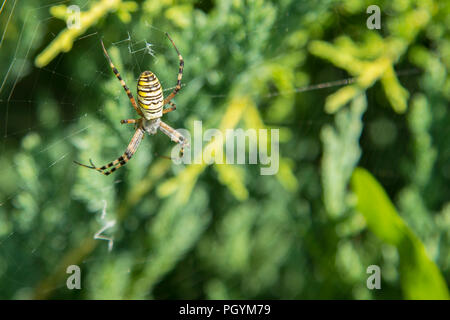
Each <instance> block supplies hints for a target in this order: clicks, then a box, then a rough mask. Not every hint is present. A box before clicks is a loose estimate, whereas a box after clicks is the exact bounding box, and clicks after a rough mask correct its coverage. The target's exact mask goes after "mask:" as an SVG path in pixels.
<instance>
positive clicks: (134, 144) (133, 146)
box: [74, 127, 145, 176]
mask: <svg viewBox="0 0 450 320" xmlns="http://www.w3.org/2000/svg"><path fill="white" fill-rule="evenodd" d="M144 133H145V131H144V130H143V129H142V127H138V128H137V129H136V132H135V133H134V135H133V138H131V141H130V143H129V144H128V147H127V149H126V150H125V152H124V154H123V155H121V156H120V157H119V158H118V159H116V160H114V161H111V162H110V163H108V164H107V165H104V166H103V167H100V168H98V167H96V166H95V165H94V163H93V162H92V160H91V159H89V162H90V163H91V165H90V166H87V165H85V164H82V163H79V162H77V161H74V162H75V163H76V164H78V165H80V166H82V167H85V168H89V169H95V170H97V171H98V172H100V173H101V174H104V175H105V176H108V175H110V174H111V173H113V172H114V171H116V170H117V169H119V168H120V167H121V166H124V165H125V164H126V163H127V162H128V161H129V160H130V159H131V157H132V156H133V155H134V153H135V152H136V150H137V148H138V147H139V144H140V143H141V141H142V138H143V137H144ZM109 168H111V169H109ZM108 169H109V170H108Z"/></svg>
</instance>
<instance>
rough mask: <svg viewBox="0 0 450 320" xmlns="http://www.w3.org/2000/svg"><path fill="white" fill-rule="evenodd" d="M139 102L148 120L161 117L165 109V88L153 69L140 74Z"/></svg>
mask: <svg viewBox="0 0 450 320" xmlns="http://www.w3.org/2000/svg"><path fill="white" fill-rule="evenodd" d="M137 94H138V104H139V107H140V108H141V110H142V112H143V113H144V116H145V118H146V119H147V120H151V119H156V118H161V117H162V114H163V113H162V111H163V101H164V97H163V90H162V87H161V83H160V82H159V80H158V78H157V77H156V76H155V75H154V74H153V72H151V71H144V72H142V73H141V75H140V76H139V80H138V86H137Z"/></svg>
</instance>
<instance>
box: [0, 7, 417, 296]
mask: <svg viewBox="0 0 450 320" xmlns="http://www.w3.org/2000/svg"><path fill="white" fill-rule="evenodd" d="M89 2H90V1H89V0H88V1H86V2H85V3H84V4H83V5H82V6H80V7H81V9H82V10H83V8H84V7H86V6H87V5H88V3H89ZM58 4H69V1H47V3H46V4H45V5H36V7H35V8H33V9H31V10H29V11H28V12H26V18H25V19H24V23H23V25H22V27H21V29H20V30H17V35H16V37H13V36H11V37H10V36H9V34H10V33H12V32H13V30H11V21H13V20H14V18H15V16H16V15H17V14H18V10H19V1H18V0H9V1H7V0H3V2H2V4H1V5H0V18H1V20H2V24H1V30H0V34H1V38H0V52H1V51H2V50H4V48H5V47H6V46H14V47H15V49H14V51H13V52H14V55H13V56H10V57H7V59H6V60H5V61H4V62H3V64H4V65H5V66H7V67H4V68H2V69H1V74H0V104H1V106H2V107H1V127H2V129H1V143H0V150H1V152H0V154H1V156H0V159H1V160H2V164H3V166H6V167H5V168H3V169H2V170H3V171H2V172H7V171H11V172H15V171H17V170H20V168H19V166H18V164H17V163H15V162H14V161H13V160H12V158H13V156H14V155H15V154H16V153H18V152H20V151H21V150H22V149H23V148H24V146H23V144H22V139H23V138H24V137H25V136H26V135H27V134H29V133H32V132H40V131H43V130H44V128H46V127H47V126H48V125H50V123H49V122H47V121H42V120H41V119H36V113H35V110H34V109H35V108H36V107H37V105H38V103H43V104H46V103H49V104H50V103H52V101H53V100H56V102H57V104H58V105H59V108H63V112H62V113H61V117H60V119H59V120H58V123H56V124H54V125H55V126H61V127H65V126H68V127H70V128H71V129H70V131H69V132H66V133H65V134H64V135H63V136H61V137H58V138H56V139H50V140H45V141H44V142H43V143H44V145H45V146H44V147H41V148H40V149H39V150H37V151H34V152H33V153H32V156H33V157H34V158H36V159H45V158H43V157H44V153H48V152H49V151H51V150H56V147H57V146H59V145H61V144H69V143H70V140H71V139H73V138H75V137H77V136H79V135H81V134H83V133H84V132H85V131H87V130H90V129H92V127H91V126H84V127H81V128H79V127H76V126H72V125H73V124H76V123H78V122H80V120H82V119H83V118H89V117H93V116H95V117H99V118H100V119H102V118H105V117H104V109H103V106H102V100H104V99H106V98H108V96H107V95H105V94H104V93H102V92H98V91H97V90H96V89H95V87H94V84H95V83H98V82H105V81H108V80H110V79H112V78H114V75H113V73H112V72H111V69H110V68H109V66H108V64H107V62H106V59H105V60H104V63H103V64H101V65H98V66H97V69H96V70H95V73H94V74H91V77H90V79H87V78H84V77H81V76H79V75H77V74H73V73H67V71H66V70H67V67H66V66H65V63H66V62H67V60H68V59H66V58H67V56H68V55H77V59H78V60H79V61H80V66H82V65H83V63H87V62H88V61H90V60H94V59H95V58H96V57H98V56H103V53H102V50H101V46H100V39H102V29H96V28H95V27H92V28H90V29H89V32H87V33H86V34H85V35H82V36H80V37H79V38H78V39H76V41H75V42H74V46H73V49H72V50H71V51H69V52H68V53H60V54H59V55H58V56H57V57H56V58H55V59H54V61H52V63H50V64H49V65H47V66H46V67H43V68H40V69H37V68H36V67H34V66H33V65H32V63H33V60H34V58H35V56H36V54H37V53H38V52H40V51H41V50H40V49H38V45H42V44H44V45H46V44H48V43H49V42H50V41H48V40H51V38H55V37H56V35H55V34H49V35H48V34H47V31H46V30H47V29H46V28H47V26H48V24H50V23H55V21H56V18H54V17H52V16H50V14H49V13H48V10H49V8H50V7H51V6H54V5H58ZM148 27H149V33H148V34H146V35H145V37H143V36H141V35H135V34H132V33H131V32H130V31H126V36H125V37H122V38H118V39H116V40H115V41H112V42H110V43H106V42H105V45H106V46H107V48H108V47H115V48H117V49H119V51H120V54H121V56H122V59H124V60H125V59H127V61H126V62H127V64H126V65H127V66H130V65H131V69H130V70H128V71H127V73H129V74H133V75H134V76H135V78H134V79H133V80H134V83H136V80H137V76H138V74H139V73H140V72H142V71H144V70H147V69H149V65H152V66H154V65H157V64H158V55H159V54H165V53H170V54H173V52H172V51H171V50H172V48H171V47H170V46H169V45H168V44H167V42H163V41H164V31H165V30H160V29H158V28H157V27H155V26H152V25H148ZM278 28H279V29H280V30H282V29H283V28H284V26H282V25H280V26H278ZM27 29H32V30H34V31H33V33H32V37H31V39H25V38H24V32H25V30H27ZM250 32H251V31H250ZM286 32H289V31H286ZM41 35H47V36H48V37H49V38H48V39H47V40H45V41H44V40H42V39H41V38H40V37H41ZM154 38H157V39H158V41H157V42H153V41H154V40H153V39H154ZM40 43H42V44H40ZM79 45H80V46H81V45H83V48H88V49H87V50H84V51H79V50H77V47H78V46H79ZM41 49H42V48H41ZM125 56H128V57H127V58H124V57H125ZM95 60H96V59H95ZM188 63H189V61H186V64H188ZM177 68H178V66H177V65H176V66H174V67H173V69H172V70H171V74H170V75H168V76H167V79H168V80H165V79H162V80H161V82H162V87H163V88H165V89H164V91H166V93H167V91H171V90H173V88H174V84H175V83H174V79H173V78H174V75H176V70H177ZM119 71H120V72H121V73H124V71H125V70H119ZM405 76H412V75H409V74H406V75H405ZM114 81H117V80H114ZM192 81H193V79H191V78H190V76H189V69H188V68H186V69H185V73H184V75H183V84H182V86H183V87H189V85H190V84H191V82H192ZM53 82H63V83H65V84H66V89H65V90H63V91H62V92H59V95H58V96H57V97H48V96H45V95H42V94H40V92H42V91H45V86H46V85H51V84H52V83H53ZM352 82H354V79H353V78H348V77H343V78H339V79H327V81H326V82H321V83H313V84H311V85H308V86H305V87H299V88H296V89H295V90H294V91H293V92H294V93H296V94H300V93H302V94H307V93H308V92H311V91H321V92H323V95H324V96H325V95H327V94H329V92H330V90H327V89H330V88H331V89H332V88H335V87H338V86H344V85H346V84H349V83H352ZM134 83H127V84H128V87H130V89H131V90H132V91H133V92H134V90H133V88H134ZM74 91H75V92H77V93H78V94H77V95H75V96H73V95H71V93H72V92H74ZM114 92H115V93H114V99H115V100H117V101H118V100H119V98H120V97H123V96H124V95H125V93H124V92H123V89H122V87H121V86H120V85H119V84H118V81H117V87H116V88H115V91H114ZM181 92H182V91H181ZM293 92H273V93H267V95H266V96H265V97H264V98H266V99H271V98H273V97H276V96H280V95H287V94H292V93H293ZM134 94H135V93H134ZM250 94H252V93H251V92H250ZM210 97H211V98H213V99H215V100H216V101H219V102H220V101H223V100H224V99H225V98H226V97H227V95H220V94H218V95H210ZM86 99H95V101H96V103H97V105H98V108H97V109H96V110H91V111H87V112H84V111H83V112H81V110H84V109H83V107H82V106H83V102H84V101H86ZM128 107H129V108H130V109H132V108H131V106H128ZM178 108H183V106H178ZM17 110H20V118H21V120H20V121H17V117H18V116H19V113H18V112H17ZM18 124H19V125H18ZM322 124H323V123H322V122H320V123H313V121H310V120H305V121H304V123H303V124H302V125H304V126H306V127H308V126H311V127H312V126H317V125H322ZM52 157H53V158H52V159H46V161H47V163H46V165H44V166H41V167H40V168H38V169H37V175H36V176H34V177H32V178H33V179H34V180H37V181H38V180H39V179H40V178H41V177H43V176H45V175H50V174H51V173H52V171H53V170H56V169H57V168H58V167H64V166H68V164H67V163H68V162H71V161H72V160H73V159H77V154H74V153H73V152H62V153H55V154H53V155H52ZM76 169H77V168H73V169H72V172H70V173H68V174H70V175H73V174H74V171H75V170H76ZM114 183H115V184H120V183H121V181H120V180H115V181H114ZM25 188H26V186H25V185H24V184H23V183H20V182H19V183H17V184H15V185H7V186H2V188H1V189H0V209H2V208H3V211H0V214H2V215H4V214H6V210H10V209H11V208H13V207H14V198H15V197H16V196H18V194H19V193H20V192H21V191H22V190H24V189H25ZM99 191H101V192H104V190H99ZM98 200H99V206H100V207H99V211H98V210H97V211H95V210H92V211H93V212H94V215H95V219H96V223H97V225H98V232H97V233H96V234H94V233H93V234H92V237H96V239H100V240H96V241H101V240H107V241H106V242H107V243H108V244H107V245H106V246H105V245H104V244H103V243H102V244H101V245H103V246H105V249H107V248H106V247H108V246H109V248H110V249H112V248H113V240H112V238H110V236H111V233H109V235H108V230H109V229H110V228H111V227H112V226H113V224H112V223H111V221H114V220H109V219H114V217H111V213H107V212H108V209H107V208H108V202H107V200H105V199H104V198H102V197H101V196H99V199H98ZM69 201H70V200H69ZM67 205H68V206H71V205H72V201H70V202H69V203H68V204H67ZM101 212H102V213H101ZM61 214H64V212H62V213H61ZM105 214H107V217H108V218H105ZM89 215H91V213H89V214H88V213H86V215H85V218H86V219H92V218H93V217H92V216H89ZM102 218H104V219H102ZM5 219H7V218H3V220H5ZM95 219H94V220H95ZM116 228H120V225H116ZM42 237H43V238H44V239H45V237H46V235H45V234H44V235H43V236H42ZM10 242H15V243H17V246H5V244H7V243H10ZM101 242H103V241H101ZM23 243H25V244H26V245H27V246H26V247H21V250H22V251H24V252H25V253H26V254H29V255H33V256H38V255H39V254H40V252H41V250H46V249H45V241H41V242H40V243H38V244H36V245H30V244H29V243H28V242H25V241H24V235H23V234H22V232H19V231H16V230H10V229H9V228H7V227H0V276H2V273H3V272H8V273H7V274H6V276H5V275H3V276H2V277H3V279H6V280H7V283H3V286H6V287H8V286H9V287H12V288H15V292H14V293H12V292H10V291H7V292H0V295H2V296H4V297H6V296H7V297H12V298H21V297H27V296H28V294H29V293H30V290H31V288H32V287H33V286H34V285H35V283H36V280H37V279H34V278H25V279H24V278H23V277H22V276H21V271H22V270H24V269H25V270H26V269H32V268H33V267H34V266H32V265H28V264H24V263H23V262H21V261H20V260H18V259H16V258H15V256H14V252H13V250H14V248H16V247H20V246H21V244H23ZM106 251H107V250H105V252H106ZM113 253H114V249H113V250H112V251H111V252H110V253H109V254H113ZM107 254H108V253H107V252H106V253H105V255H107ZM103 259H105V256H91V257H89V258H87V259H85V260H84V261H83V266H86V265H90V264H93V263H95V262H96V261H98V260H103ZM145 262H147V260H146V259H143V260H142V261H137V262H136V263H135V264H141V263H142V264H143V263H145ZM8 265H9V266H12V268H13V269H14V271H13V272H11V271H10V270H11V268H8ZM6 270H7V271H6ZM199 272H200V271H199ZM64 286H65V283H62V284H61V285H60V286H56V287H54V288H52V289H57V288H63V287H64Z"/></svg>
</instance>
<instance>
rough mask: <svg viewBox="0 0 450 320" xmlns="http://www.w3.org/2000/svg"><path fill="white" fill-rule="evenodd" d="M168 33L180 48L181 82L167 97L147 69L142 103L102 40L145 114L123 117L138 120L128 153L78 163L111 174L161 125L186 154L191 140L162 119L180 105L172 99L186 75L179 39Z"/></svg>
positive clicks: (141, 80) (140, 84) (140, 81)
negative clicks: (101, 161) (108, 159)
mask: <svg viewBox="0 0 450 320" xmlns="http://www.w3.org/2000/svg"><path fill="white" fill-rule="evenodd" d="M166 36H167V37H168V38H169V40H170V42H172V45H173V47H174V48H175V50H176V51H177V54H178V59H179V60H180V68H179V71H178V80H177V85H176V87H175V89H174V90H173V92H172V93H171V94H170V95H169V96H168V97H167V98H165V99H164V95H163V90H162V87H161V83H160V82H159V80H158V78H157V77H156V76H155V75H154V74H153V72H151V71H144V72H142V73H141V75H140V76H139V79H138V85H137V94H138V103H136V100H135V99H134V97H133V94H132V93H131V91H130V89H128V87H127V85H126V84H125V81H124V80H123V79H122V77H121V76H120V74H119V71H118V70H117V69H116V67H114V64H113V63H112V61H111V58H110V57H109V55H108V52H107V51H106V49H105V46H104V45H103V41H102V42H101V43H102V47H103V52H104V53H105V56H106V58H107V59H108V61H109V65H110V66H111V69H112V71H113V72H114V74H115V75H116V77H117V78H118V79H119V81H120V83H121V85H122V87H123V88H124V89H125V92H126V93H127V95H128V98H129V99H130V101H131V104H132V105H133V107H134V109H135V110H136V112H137V113H138V114H139V115H140V116H141V118H139V119H127V120H121V121H120V123H122V124H124V123H133V124H135V126H136V132H135V133H134V135H133V137H132V138H131V141H130V143H129V144H128V147H127V149H126V150H125V153H124V154H123V155H122V156H120V157H119V158H118V159H116V160H114V161H112V162H110V163H108V164H107V165H105V166H103V167H96V166H95V165H94V164H93V163H92V160H90V163H91V165H90V166H87V165H85V164H81V163H79V162H76V161H74V162H75V163H76V164H78V165H80V166H83V167H85V168H89V169H95V170H97V171H99V172H100V173H102V174H104V175H106V176H107V175H109V174H111V173H113V172H114V171H116V170H117V169H118V168H120V167H121V166H123V165H125V164H126V163H127V162H128V161H129V160H130V159H131V157H132V156H133V154H134V153H135V152H136V150H137V148H138V147H139V144H140V143H141V141H142V138H143V137H144V134H145V133H146V132H147V133H148V134H152V135H153V134H155V133H156V132H157V131H158V129H159V130H161V131H162V132H163V133H164V134H166V135H167V136H169V137H170V139H171V140H172V141H174V142H176V143H178V144H180V145H181V151H180V154H181V155H183V152H184V148H186V147H187V146H189V144H188V142H187V140H186V139H185V138H184V137H183V136H182V135H181V134H180V133H179V132H178V131H177V130H175V129H174V128H172V127H171V126H169V125H168V124H166V123H165V122H163V121H161V119H160V118H161V117H162V116H163V114H166V113H168V112H171V111H173V110H175V109H176V106H175V104H174V103H173V102H171V101H170V100H172V98H173V97H174V96H175V95H176V94H177V92H178V91H179V90H180V89H181V77H182V76H183V67H184V61H183V57H182V56H181V54H180V52H179V51H178V49H177V47H176V46H175V43H174V42H173V40H172V39H171V38H170V36H169V35H168V34H167V33H166ZM166 104H169V105H170V107H169V108H167V109H163V107H164V106H165V105H166ZM109 168H111V169H109Z"/></svg>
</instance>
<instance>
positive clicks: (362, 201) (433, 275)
mask: <svg viewBox="0 0 450 320" xmlns="http://www.w3.org/2000/svg"><path fill="white" fill-rule="evenodd" d="M352 188H353V190H354V192H355V194H356V196H357V198H358V200H357V205H356V207H357V209H358V210H359V211H360V212H361V213H362V214H363V215H364V218H365V219H366V221H367V226H368V228H369V229H370V230H371V231H372V232H373V233H375V234H376V235H377V236H378V237H380V238H381V239H382V240H383V241H385V242H387V243H389V244H392V245H394V246H396V247H397V250H398V252H399V256H400V272H401V277H402V289H403V291H404V294H405V297H406V298H409V299H450V295H449V292H448V289H447V285H446V283H445V281H444V278H443V277H442V275H441V273H440V272H439V269H438V268H437V267H436V265H435V264H434V263H433V262H432V261H431V260H430V259H429V258H428V257H427V254H426V250H425V247H424V246H423V244H422V243H421V242H420V240H419V239H418V238H417V237H416V235H415V234H414V233H413V232H412V231H411V229H410V228H409V227H408V226H407V225H406V224H405V222H404V221H403V220H402V219H401V218H400V216H399V215H398V213H397V211H396V209H395V207H394V205H393V204H392V202H391V201H390V200H389V198H388V196H387V195H386V193H385V191H384V190H383V188H382V187H381V186H380V184H379V183H378V182H377V181H376V180H375V179H374V178H373V176H372V175H371V174H370V173H369V172H368V171H366V170H364V169H361V168H357V169H356V170H355V172H354V173H353V176H352Z"/></svg>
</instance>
